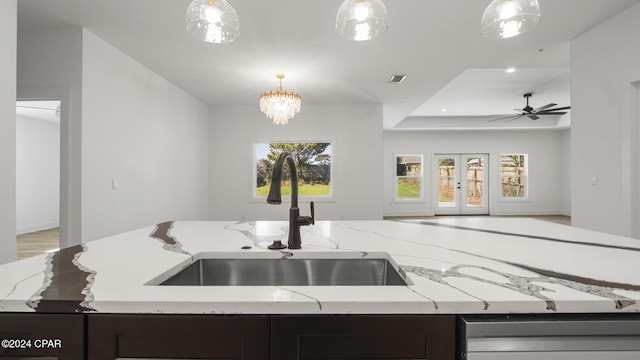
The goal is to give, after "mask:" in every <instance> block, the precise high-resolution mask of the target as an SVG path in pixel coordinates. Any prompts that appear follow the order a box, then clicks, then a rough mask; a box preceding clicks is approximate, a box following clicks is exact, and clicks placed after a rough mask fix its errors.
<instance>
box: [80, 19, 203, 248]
mask: <svg viewBox="0 0 640 360" xmlns="http://www.w3.org/2000/svg"><path fill="white" fill-rule="evenodd" d="M82 50H83V51H82V52H83V57H82V90H83V104H82V240H83V241H90V240H94V239H98V238H101V237H104V236H108V235H112V234H117V233H120V232H123V231H127V230H131V229H134V228H138V227H141V226H146V225H149V224H154V223H158V222H161V221H166V220H187V219H188V220H198V219H206V217H207V206H208V203H207V197H206V194H207V191H208V171H207V170H208V162H207V159H208V156H207V155H208V145H207V144H208V143H207V141H208V138H207V134H208V111H209V109H208V107H207V106H206V105H205V104H204V103H202V102H200V101H199V100H197V99H195V98H193V97H192V96H191V95H189V94H187V93H186V92H184V91H183V90H181V89H179V88H177V87H176V86H175V85H173V84H171V83H169V82H168V81H167V80H166V79H164V78H162V77H160V76H158V75H157V74H155V73H154V72H152V71H151V70H149V69H148V68H146V67H144V66H143V65H141V64H140V63H138V62H136V61H135V60H133V59H132V58H130V57H129V56H127V55H126V54H124V53H122V52H121V51H120V50H118V49H116V48H115V47H113V46H111V45H110V44H108V43H106V42H105V41H103V40H101V39H100V38H98V37H97V36H95V35H93V34H92V33H91V32H89V31H87V30H84V31H83V47H82ZM112 179H113V180H115V181H116V182H117V183H118V185H119V187H120V189H119V190H112Z"/></svg>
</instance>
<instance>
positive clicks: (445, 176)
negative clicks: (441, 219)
mask: <svg viewBox="0 0 640 360" xmlns="http://www.w3.org/2000/svg"><path fill="white" fill-rule="evenodd" d="M438 177H439V181H438V199H439V200H438V206H440V207H456V191H455V189H456V160H455V159H453V158H440V159H439V160H438Z"/></svg>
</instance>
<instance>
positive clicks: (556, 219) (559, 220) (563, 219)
mask: <svg viewBox="0 0 640 360" xmlns="http://www.w3.org/2000/svg"><path fill="white" fill-rule="evenodd" d="M447 216H450V215H447ZM447 216H385V217H384V219H385V220H403V219H438V218H445V217H447ZM455 217H461V216H455ZM473 217H489V216H480V215H473ZM491 217H493V218H513V217H522V218H531V219H538V220H543V221H549V222H553V223H556V224H562V225H571V216H564V215H536V216H533V215H531V216H528V215H527V216H520V215H517V216H516V215H511V216H491Z"/></svg>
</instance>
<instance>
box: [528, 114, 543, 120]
mask: <svg viewBox="0 0 640 360" xmlns="http://www.w3.org/2000/svg"><path fill="white" fill-rule="evenodd" d="M527 116H528V117H529V119H531V120H538V119H540V118H539V117H538V116H537V115H536V114H531V115H527Z"/></svg>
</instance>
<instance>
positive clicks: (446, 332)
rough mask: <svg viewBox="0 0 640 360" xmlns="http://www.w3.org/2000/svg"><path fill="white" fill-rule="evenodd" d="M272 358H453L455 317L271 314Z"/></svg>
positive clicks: (441, 359) (299, 359) (300, 359)
mask: <svg viewBox="0 0 640 360" xmlns="http://www.w3.org/2000/svg"><path fill="white" fill-rule="evenodd" d="M271 359H278V360H320V359H323V360H324V359H327V360H328V359H335V360H337V359H341V360H347V359H380V360H382V359H390V360H391V359H394V360H400V359H412V360H418V359H428V360H454V359H455V316H447V315H435V316H432V315H406V316H405V315H324V316H293V315H292V316H289V315H282V316H274V317H273V318H272V322H271Z"/></svg>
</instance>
